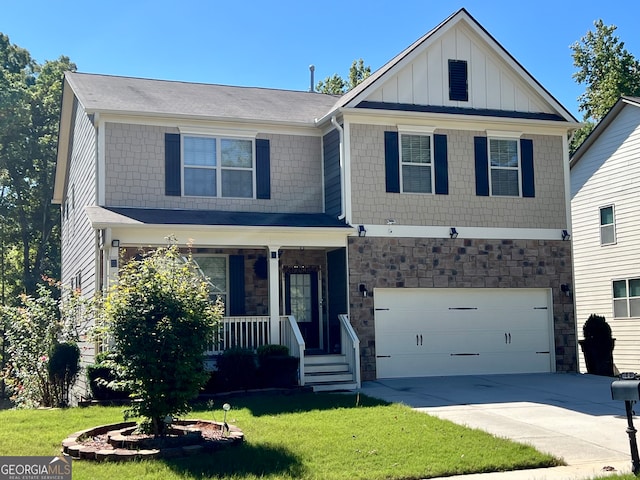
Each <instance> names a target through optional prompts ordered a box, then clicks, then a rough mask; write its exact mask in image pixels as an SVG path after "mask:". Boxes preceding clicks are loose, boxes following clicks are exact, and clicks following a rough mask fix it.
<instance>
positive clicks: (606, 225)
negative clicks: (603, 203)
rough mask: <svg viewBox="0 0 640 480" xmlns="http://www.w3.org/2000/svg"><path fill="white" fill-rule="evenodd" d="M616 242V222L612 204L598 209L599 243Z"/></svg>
mask: <svg viewBox="0 0 640 480" xmlns="http://www.w3.org/2000/svg"><path fill="white" fill-rule="evenodd" d="M612 243H616V224H615V217H614V211H613V205H609V206H608V207H602V208H601V209H600V245H609V244H612Z"/></svg>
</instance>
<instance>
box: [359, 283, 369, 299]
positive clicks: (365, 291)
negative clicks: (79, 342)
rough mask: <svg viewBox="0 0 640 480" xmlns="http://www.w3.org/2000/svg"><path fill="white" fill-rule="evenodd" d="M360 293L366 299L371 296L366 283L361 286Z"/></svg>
mask: <svg viewBox="0 0 640 480" xmlns="http://www.w3.org/2000/svg"><path fill="white" fill-rule="evenodd" d="M360 293H362V296H363V297H366V296H367V295H368V294H369V292H368V291H367V287H366V285H365V284H364V283H361V284H360Z"/></svg>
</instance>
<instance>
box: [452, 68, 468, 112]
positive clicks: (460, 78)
mask: <svg viewBox="0 0 640 480" xmlns="http://www.w3.org/2000/svg"><path fill="white" fill-rule="evenodd" d="M467 78H468V75H467V62H466V60H449V100H456V101H462V102H467V101H469V87H468V82H467Z"/></svg>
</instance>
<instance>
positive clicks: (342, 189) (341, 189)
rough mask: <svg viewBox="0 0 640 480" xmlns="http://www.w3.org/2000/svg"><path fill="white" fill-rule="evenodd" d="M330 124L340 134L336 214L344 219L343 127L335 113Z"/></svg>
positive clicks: (340, 218)
mask: <svg viewBox="0 0 640 480" xmlns="http://www.w3.org/2000/svg"><path fill="white" fill-rule="evenodd" d="M331 124H332V125H333V126H334V127H336V129H337V130H338V134H339V135H340V215H338V220H344V218H345V217H346V214H345V211H344V197H345V191H344V129H343V128H342V127H341V126H340V124H339V123H338V121H337V120H336V116H335V115H333V116H332V117H331Z"/></svg>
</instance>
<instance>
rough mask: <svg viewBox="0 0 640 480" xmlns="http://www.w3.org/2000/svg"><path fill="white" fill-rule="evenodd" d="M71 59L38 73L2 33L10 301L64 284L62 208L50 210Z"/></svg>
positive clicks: (1, 177) (1, 217) (1, 125)
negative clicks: (44, 284) (39, 287)
mask: <svg viewBox="0 0 640 480" xmlns="http://www.w3.org/2000/svg"><path fill="white" fill-rule="evenodd" d="M75 69H76V66H75V65H74V64H73V63H71V61H70V60H69V58H68V57H65V56H61V57H60V58H58V59H57V60H54V61H46V62H45V63H44V64H43V65H38V64H37V63H36V62H35V61H34V60H33V59H32V58H31V56H30V54H29V52H28V51H27V50H25V49H23V48H21V47H18V46H16V45H13V44H12V43H11V42H10V40H9V37H7V36H6V35H4V34H2V33H0V235H1V236H2V238H1V240H2V242H3V245H4V249H3V250H4V252H3V255H2V256H3V258H2V261H3V262H4V264H6V271H4V273H3V278H2V279H0V281H2V284H3V287H6V290H7V291H6V295H5V296H6V298H7V299H12V298H17V297H18V294H19V293H22V292H26V293H27V294H33V293H35V292H36V284H37V283H38V282H39V280H40V278H41V277H42V276H43V275H46V276H49V277H55V278H57V277H59V272H60V254H59V243H60V242H59V239H60V234H59V221H60V214H59V207H56V206H54V205H52V204H51V198H52V194H53V181H54V172H55V162H56V153H57V141H58V122H59V119H60V105H61V97H62V78H63V74H64V72H65V71H66V70H75Z"/></svg>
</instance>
